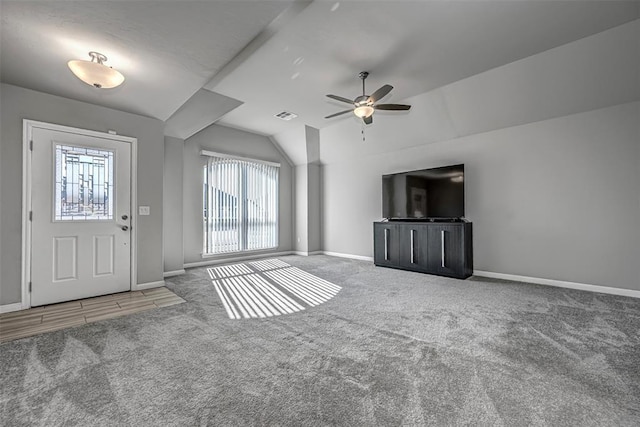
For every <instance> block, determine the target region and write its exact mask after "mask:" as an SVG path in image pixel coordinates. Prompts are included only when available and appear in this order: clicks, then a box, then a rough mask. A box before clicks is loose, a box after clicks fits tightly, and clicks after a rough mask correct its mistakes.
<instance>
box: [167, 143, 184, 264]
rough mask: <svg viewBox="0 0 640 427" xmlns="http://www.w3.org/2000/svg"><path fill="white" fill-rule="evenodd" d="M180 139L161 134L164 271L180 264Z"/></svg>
mask: <svg viewBox="0 0 640 427" xmlns="http://www.w3.org/2000/svg"><path fill="white" fill-rule="evenodd" d="M183 149H184V140H182V139H179V138H173V137H170V136H165V137H164V196H163V209H164V216H163V233H164V271H165V272H175V271H180V270H182V268H183V265H184V252H183V244H182V235H183V233H182V228H183V200H182V173H183V170H182V168H183V161H184V160H183V156H182V151H183Z"/></svg>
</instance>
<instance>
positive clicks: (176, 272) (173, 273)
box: [162, 269, 185, 278]
mask: <svg viewBox="0 0 640 427" xmlns="http://www.w3.org/2000/svg"><path fill="white" fill-rule="evenodd" d="M184 273H185V271H184V269H182V270H173V271H165V272H164V273H163V275H162V276H163V277H164V278H167V277H173V276H179V275H181V274H184Z"/></svg>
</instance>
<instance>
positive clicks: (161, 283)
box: [131, 280, 165, 291]
mask: <svg viewBox="0 0 640 427" xmlns="http://www.w3.org/2000/svg"><path fill="white" fill-rule="evenodd" d="M164 285H165V283H164V280H158V281H157V282H147V283H138V284H137V285H135V286H133V287H132V288H131V290H132V291H142V290H144V289H151V288H159V287H161V286H164Z"/></svg>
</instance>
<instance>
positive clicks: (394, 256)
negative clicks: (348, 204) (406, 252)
mask: <svg viewBox="0 0 640 427" xmlns="http://www.w3.org/2000/svg"><path fill="white" fill-rule="evenodd" d="M373 236H374V237H373V239H374V245H373V246H374V248H373V259H374V262H375V263H376V264H377V265H398V264H399V261H400V259H399V258H400V252H399V249H400V247H399V242H400V239H399V235H398V227H397V226H396V225H395V224H381V223H376V224H374V232H373Z"/></svg>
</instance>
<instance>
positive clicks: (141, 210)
mask: <svg viewBox="0 0 640 427" xmlns="http://www.w3.org/2000/svg"><path fill="white" fill-rule="evenodd" d="M138 214H139V215H151V208H150V207H149V206H138Z"/></svg>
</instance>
